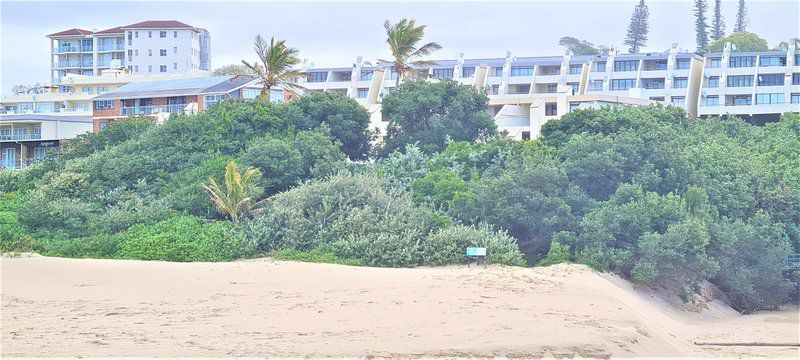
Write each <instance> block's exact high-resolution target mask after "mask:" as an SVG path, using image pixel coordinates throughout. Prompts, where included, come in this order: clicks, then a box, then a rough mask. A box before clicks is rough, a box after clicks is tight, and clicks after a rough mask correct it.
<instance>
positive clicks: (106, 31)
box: [95, 26, 123, 34]
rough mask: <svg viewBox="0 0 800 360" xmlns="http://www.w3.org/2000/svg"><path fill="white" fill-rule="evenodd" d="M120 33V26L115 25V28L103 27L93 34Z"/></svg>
mask: <svg viewBox="0 0 800 360" xmlns="http://www.w3.org/2000/svg"><path fill="white" fill-rule="evenodd" d="M122 33H123V31H122V27H121V26H117V27H115V28H111V29H105V30H103V31H98V32H95V34H122Z"/></svg>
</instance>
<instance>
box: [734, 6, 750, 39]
mask: <svg viewBox="0 0 800 360" xmlns="http://www.w3.org/2000/svg"><path fill="white" fill-rule="evenodd" d="M745 31H747V5H745V3H744V0H739V11H738V12H736V27H735V28H734V29H733V32H745Z"/></svg>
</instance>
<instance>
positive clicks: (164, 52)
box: [158, 49, 167, 56]
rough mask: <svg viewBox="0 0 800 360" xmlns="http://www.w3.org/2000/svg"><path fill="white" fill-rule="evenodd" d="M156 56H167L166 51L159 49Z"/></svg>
mask: <svg viewBox="0 0 800 360" xmlns="http://www.w3.org/2000/svg"><path fill="white" fill-rule="evenodd" d="M158 54H159V55H161V56H167V49H161V50H159V51H158Z"/></svg>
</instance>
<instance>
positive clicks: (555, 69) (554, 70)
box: [542, 66, 561, 75]
mask: <svg viewBox="0 0 800 360" xmlns="http://www.w3.org/2000/svg"><path fill="white" fill-rule="evenodd" d="M559 74H561V67H560V66H542V75H559Z"/></svg>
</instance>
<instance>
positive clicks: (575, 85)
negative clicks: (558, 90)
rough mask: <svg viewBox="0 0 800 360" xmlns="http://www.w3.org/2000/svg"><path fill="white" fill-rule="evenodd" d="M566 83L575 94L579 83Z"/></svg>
mask: <svg viewBox="0 0 800 360" xmlns="http://www.w3.org/2000/svg"><path fill="white" fill-rule="evenodd" d="M567 85H569V86H571V87H572V94H573V95H577V94H578V90H579V89H580V86H581V84H579V83H567Z"/></svg>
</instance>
